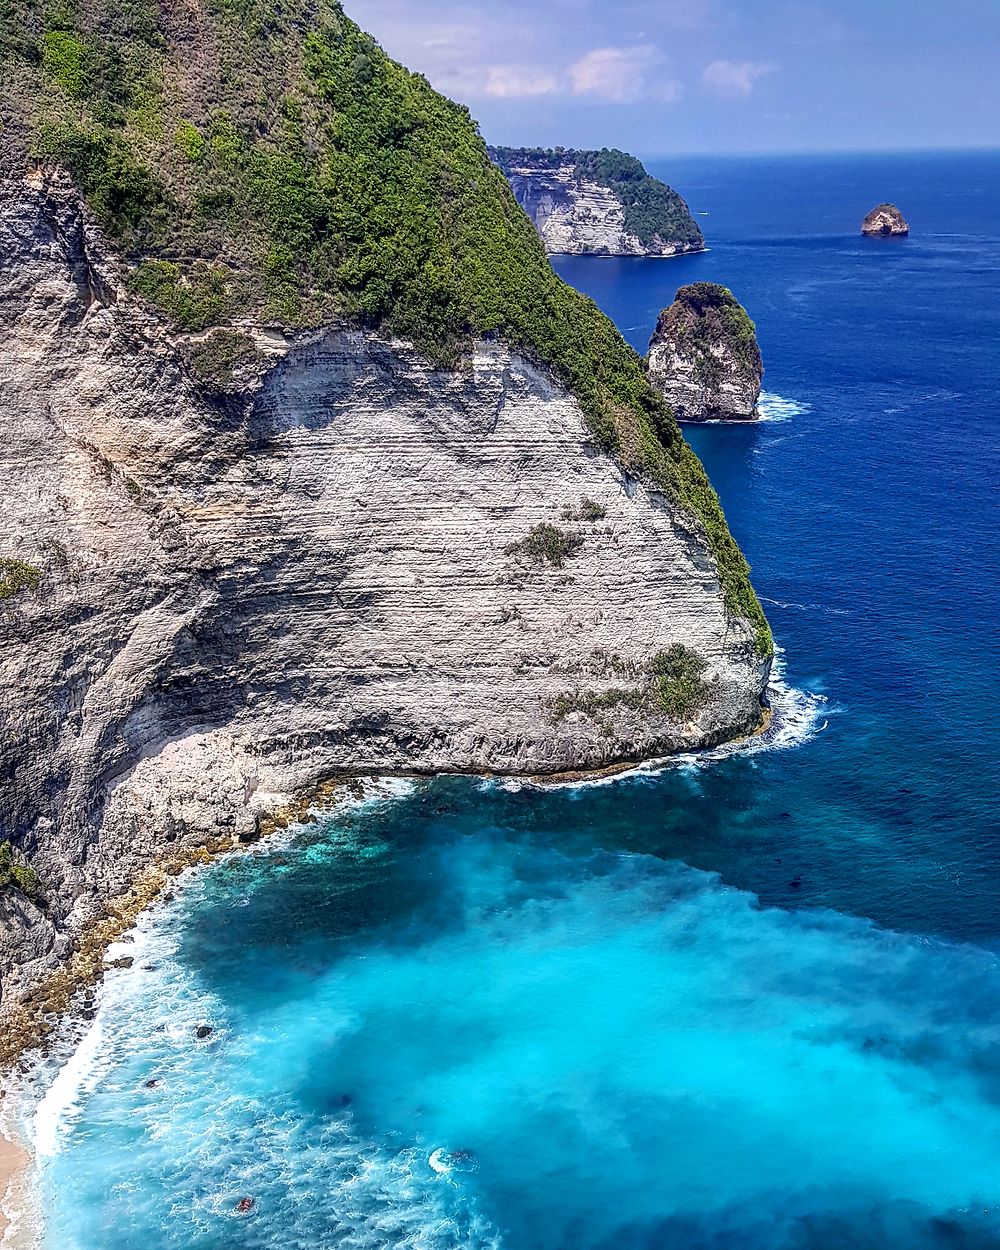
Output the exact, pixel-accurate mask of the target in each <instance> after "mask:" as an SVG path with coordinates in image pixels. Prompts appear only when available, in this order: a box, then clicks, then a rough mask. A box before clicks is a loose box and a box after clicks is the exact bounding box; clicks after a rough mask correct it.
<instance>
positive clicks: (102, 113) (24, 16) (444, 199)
mask: <svg viewBox="0 0 1000 1250" xmlns="http://www.w3.org/2000/svg"><path fill="white" fill-rule="evenodd" d="M0 106H2V111H3V129H2V133H0V145H2V146H0V158H2V161H3V168H4V169H5V170H8V171H13V173H14V174H15V175H17V173H18V172H19V171H21V172H23V170H24V169H25V168H26V167H27V166H29V165H31V164H33V163H43V164H58V165H61V166H63V167H65V168H66V169H67V170H69V172H70V173H71V174H72V176H73V178H74V179H75V181H76V182H77V184H78V185H79V187H80V188H81V190H82V192H83V194H84V196H85V198H86V200H87V202H88V204H89V206H90V208H91V209H92V211H93V213H94V214H95V215H96V217H97V218H98V220H99V221H100V223H101V224H102V225H103V227H104V229H105V230H106V232H107V234H108V236H109V237H110V238H111V239H112V240H113V241H114V242H115V243H116V245H117V246H118V248H119V250H120V252H121V255H122V256H123V258H124V259H125V261H126V262H127V264H128V266H129V268H130V277H129V282H130V284H131V286H132V287H133V289H134V290H135V291H136V292H137V293H138V294H140V295H141V296H143V297H144V298H145V299H147V300H148V301H149V302H150V303H151V304H152V305H154V306H155V307H156V308H158V309H159V310H161V311H162V313H163V314H165V316H166V317H168V318H169V319H170V320H171V321H172V322H173V323H174V324H175V325H176V326H178V327H179V328H182V329H185V330H201V329H205V328H208V327H211V326H216V325H226V324H231V323H233V322H234V321H236V320H238V319H239V318H246V317H250V316H252V317H255V318H257V319H258V320H265V321H271V322H274V323H276V324H280V325H283V326H285V327H288V328H297V327H305V326H310V325H318V324H322V323H327V322H332V321H341V322H351V323H356V324H359V325H365V326H369V327H380V328H383V329H384V330H386V331H387V332H390V333H393V334H397V335H401V336H404V337H408V338H410V339H412V340H413V341H414V342H415V343H416V344H417V345H418V346H419V348H420V349H421V350H422V351H423V352H424V353H426V354H427V355H428V356H429V357H431V358H432V359H433V360H435V361H437V362H439V363H441V364H442V365H454V364H456V363H458V361H459V360H460V359H461V357H462V355H463V353H464V351H465V349H466V348H467V346H468V345H469V344H470V343H471V341H472V340H473V339H474V337H476V336H478V335H492V334H495V335H499V336H501V337H502V338H503V339H504V340H506V341H507V342H509V343H510V344H511V345H512V346H514V347H516V348H518V349H520V350H522V351H523V352H525V353H526V354H527V355H528V356H529V357H530V358H532V359H534V360H536V361H538V362H540V363H542V364H544V365H545V366H547V367H548V368H549V369H551V370H552V372H553V373H554V374H555V375H556V376H557V377H558V378H559V379H560V380H561V381H562V382H563V383H564V384H565V385H566V386H568V387H569V388H570V389H571V390H572V391H573V392H574V393H575V395H576V396H577V397H578V399H579V401H580V403H581V405H582V407H583V409H584V411H585V413H586V415H587V418H588V420H589V422H590V425H591V428H592V430H593V432H594V435H595V437H596V438H597V439H598V440H599V441H600V443H601V444H602V445H603V446H605V447H607V448H608V449H610V450H612V451H613V452H614V453H615V454H617V455H618V456H619V457H620V459H621V460H622V462H623V463H625V464H626V465H627V466H629V467H631V468H633V469H635V470H636V471H642V472H644V473H645V474H647V475H648V476H649V477H650V478H651V479H653V480H654V481H655V482H657V483H658V484H659V485H660V486H661V487H662V488H663V489H664V490H665V491H666V492H667V493H668V494H669V495H670V496H671V497H672V498H674V499H676V500H677V501H678V502H679V503H681V504H682V506H684V507H686V508H688V509H689V510H690V511H691V512H692V513H694V514H696V515H697V516H698V517H700V519H701V521H702V522H703V524H704V527H705V530H706V532H707V535H708V538H709V541H710V543H711V545H712V548H713V550H714V552H715V555H716V558H717V561H718V565H719V569H720V574H721V576H722V579H723V583H724V586H725V590H726V596H727V603H728V605H729V607H730V610H731V611H733V612H735V613H737V614H739V615H741V616H743V617H746V618H748V619H750V620H752V621H754V622H755V623H756V627H757V633H758V647H759V649H760V650H761V651H762V652H768V651H769V649H770V645H771V644H770V635H769V631H768V629H767V625H766V622H765V619H764V616H763V613H762V612H761V609H760V607H759V604H758V603H757V600H756V597H755V595H754V593H753V590H752V588H751V586H750V582H749V570H748V568H747V565H746V562H745V560H744V558H743V556H742V554H741V552H740V551H739V549H738V547H737V546H736V544H735V543H734V541H733V539H732V538H731V537H730V535H729V532H728V529H727V527H726V523H725V520H724V518H723V515H722V512H721V509H720V506H719V502H718V499H717V497H716V495H715V492H714V491H713V490H712V488H711V486H710V485H709V483H708V481H707V478H706V476H705V473H704V470H703V469H702V466H701V464H700V463H699V461H698V460H697V458H696V457H695V455H694V454H693V452H691V451H690V449H689V448H688V446H687V445H686V443H685V442H684V441H683V439H682V438H681V436H680V433H679V431H678V429H677V426H676V424H675V422H674V420H673V416H672V414H671V412H670V410H669V408H668V407H667V405H666V404H665V403H664V402H663V401H662V399H660V398H659V397H658V396H657V395H656V393H655V392H654V391H653V389H652V388H651V387H650V385H649V383H648V381H647V378H646V375H645V372H644V367H643V363H642V361H641V359H640V358H639V357H638V355H637V354H636V353H635V352H633V351H632V349H631V348H629V347H628V346H627V345H626V343H625V342H624V340H623V339H622V338H621V336H620V335H619V334H618V333H617V331H616V330H615V329H614V327H613V326H612V325H611V323H610V322H609V321H608V320H607V319H606V318H605V317H604V316H603V315H602V314H601V313H600V311H599V310H598V309H597V307H596V305H594V304H593V303H592V302H591V301H590V300H588V299H586V298H584V297H583V296H581V295H579V294H577V293H576V292H575V291H573V290H571V289H570V288H569V287H567V286H566V285H564V284H563V283H562V282H560V281H559V280H558V279H557V278H556V277H555V275H554V273H553V272H552V269H551V267H550V266H549V263H548V261H547V259H546V257H545V254H544V251H543V248H542V246H541V244H540V242H539V240H538V238H537V236H536V233H535V231H534V229H533V227H532V225H531V223H530V221H529V220H528V218H527V217H526V216H525V214H524V213H523V212H522V211H521V209H520V208H519V207H518V206H517V204H516V202H515V200H514V197H513V195H512V193H511V191H510V189H509V187H508V185H507V182H506V180H505V179H504V177H503V174H502V173H501V172H500V171H499V170H498V169H496V168H495V167H494V166H493V165H492V164H491V162H490V160H489V159H488V156H487V151H486V147H485V144H484V143H483V141H482V139H481V137H480V135H479V133H478V130H477V128H476V126H475V124H474V123H473V121H472V119H471V118H470V116H469V113H468V110H467V109H465V108H464V107H462V106H460V105H457V104H455V103H453V102H451V101H449V100H447V99H445V98H444V97H443V96H441V95H439V94H438V93H436V92H435V91H434V90H433V89H432V88H431V87H430V85H429V84H428V82H427V81H426V79H424V78H423V77H421V76H420V75H416V74H412V73H409V72H408V71H407V70H405V69H404V68H402V67H401V66H399V65H397V64H396V63H395V62H393V61H391V60H390V59H389V58H388V57H387V56H386V55H385V54H384V52H383V51H382V50H381V48H380V47H379V46H378V44H377V43H376V42H375V41H374V40H373V39H372V38H371V37H370V36H368V35H367V34H365V33H364V32H362V31H361V30H360V29H359V28H358V27H357V25H355V23H354V22H352V21H351V20H350V19H349V18H348V17H347V16H346V15H345V13H344V11H343V9H342V7H341V5H340V4H339V3H337V2H336V0H210V2H209V3H206V4H204V5H192V4H186V3H184V2H183V0H164V2H163V3H162V4H155V3H152V0H86V2H84V0H78V2H77V3H73V0H66V2H65V3H48V4H45V3H35V2H34V0H4V7H3V10H2V19H0ZM600 155H601V154H598V156H600ZM619 155H620V154H619ZM614 159H615V158H614V154H611V165H613V164H614ZM607 164H608V162H607V161H605V162H604V165H607ZM604 165H601V168H604ZM608 176H610V174H609V175H608Z"/></svg>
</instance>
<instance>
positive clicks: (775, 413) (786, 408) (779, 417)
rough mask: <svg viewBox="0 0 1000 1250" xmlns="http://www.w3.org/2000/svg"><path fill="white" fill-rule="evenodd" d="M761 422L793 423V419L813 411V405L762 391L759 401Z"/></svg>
mask: <svg viewBox="0 0 1000 1250" xmlns="http://www.w3.org/2000/svg"><path fill="white" fill-rule="evenodd" d="M757 408H758V411H759V412H760V420H761V421H791V420H792V418H793V417H801V416H803V415H804V414H805V413H807V412H810V411H811V410H812V404H807V403H803V402H800V401H799V400H797V399H787V398H786V397H785V396H784V395H775V394H773V393H772V392H770V391H762V392H761V396H760V399H759V400H758V401H757Z"/></svg>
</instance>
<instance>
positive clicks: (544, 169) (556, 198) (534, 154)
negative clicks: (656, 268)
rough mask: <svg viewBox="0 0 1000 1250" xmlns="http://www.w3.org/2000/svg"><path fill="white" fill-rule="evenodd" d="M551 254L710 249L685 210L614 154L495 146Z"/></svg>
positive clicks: (629, 159) (630, 160)
mask: <svg viewBox="0 0 1000 1250" xmlns="http://www.w3.org/2000/svg"><path fill="white" fill-rule="evenodd" d="M490 156H491V158H492V159H493V160H494V161H495V162H496V163H497V164H498V165H499V166H500V168H501V169H502V170H503V172H504V173H505V174H506V176H507V180H508V181H509V182H510V185H511V187H512V188H513V190H514V194H515V196H516V197H517V201H518V203H519V204H520V205H521V207H522V208H523V209H524V210H525V212H527V214H528V216H529V217H530V218H531V220H532V221H533V222H534V223H535V227H536V228H537V230H538V233H539V234H540V235H541V236H542V241H543V242H544V244H545V248H546V251H548V252H549V254H550V255H558V254H565V253H571V254H583V255H595V256H676V255H678V254H680V253H681V252H700V251H702V249H703V248H704V246H705V240H704V238H703V237H702V233H701V230H699V228H698V223H697V222H696V221H695V220H694V218H693V217H692V216H691V213H690V212H689V210H688V206H687V204H685V203H684V201H683V199H681V197H680V196H679V195H678V194H677V192H676V191H674V190H673V188H672V187H668V186H667V185H666V184H665V183H662V182H660V181H658V179H656V178H652V177H650V175H649V174H647V173H646V170H645V169H644V168H643V166H642V164H641V162H640V161H637V160H636V159H635V157H634V156H629V155H627V153H625V152H619V151H617V150H615V149H609V148H604V149H602V150H601V151H600V152H577V151H572V150H570V149H566V148H555V149H553V150H548V151H547V150H545V149H543V148H491V149H490Z"/></svg>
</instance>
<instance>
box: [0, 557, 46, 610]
mask: <svg viewBox="0 0 1000 1250" xmlns="http://www.w3.org/2000/svg"><path fill="white" fill-rule="evenodd" d="M41 580H42V570H41V569H36V568H35V566H34V565H33V564H27V563H26V562H25V561H24V560H14V559H11V558H10V557H9V556H4V557H2V558H0V600H3V599H13V598H14V596H15V595H19V594H20V593H21V591H22V590H37V589H38V587H39V584H40V583H41Z"/></svg>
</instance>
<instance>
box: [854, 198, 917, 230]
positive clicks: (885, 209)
mask: <svg viewBox="0 0 1000 1250" xmlns="http://www.w3.org/2000/svg"><path fill="white" fill-rule="evenodd" d="M861 233H862V234H867V235H879V236H883V237H884V236H888V235H899V234H909V233H910V227H909V225H908V224H907V221H906V218H905V217H904V216H903V214H902V213H901V212H900V211H899V209H898V208H897V207H896V205H895V204H877V205H876V206H875V207H874V208H873V209H872V211H871V212H870V213H869V214H868V216H867V217H866V218H865V219H864V221H863V222H862V223H861Z"/></svg>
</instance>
